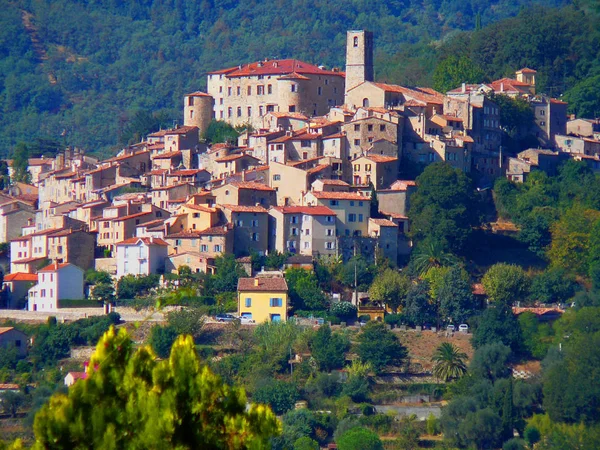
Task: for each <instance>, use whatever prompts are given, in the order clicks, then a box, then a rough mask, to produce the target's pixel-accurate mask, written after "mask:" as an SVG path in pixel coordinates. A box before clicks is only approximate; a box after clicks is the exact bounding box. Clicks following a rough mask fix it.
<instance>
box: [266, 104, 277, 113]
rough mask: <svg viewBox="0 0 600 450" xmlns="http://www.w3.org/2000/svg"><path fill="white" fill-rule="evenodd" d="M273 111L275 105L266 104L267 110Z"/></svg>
mask: <svg viewBox="0 0 600 450" xmlns="http://www.w3.org/2000/svg"><path fill="white" fill-rule="evenodd" d="M273 111H275V105H267V112H273Z"/></svg>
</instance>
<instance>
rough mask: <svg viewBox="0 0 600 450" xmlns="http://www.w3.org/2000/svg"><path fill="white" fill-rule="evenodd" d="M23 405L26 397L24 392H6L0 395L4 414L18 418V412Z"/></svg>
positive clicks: (0, 403)
mask: <svg viewBox="0 0 600 450" xmlns="http://www.w3.org/2000/svg"><path fill="white" fill-rule="evenodd" d="M23 403H25V395H23V393H22V392H18V391H17V392H15V391H4V392H2V393H0V406H2V411H3V412H4V414H10V416H11V417H17V412H18V411H19V408H20V407H21V405H23Z"/></svg>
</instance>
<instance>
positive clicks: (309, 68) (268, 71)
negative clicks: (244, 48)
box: [208, 59, 344, 78]
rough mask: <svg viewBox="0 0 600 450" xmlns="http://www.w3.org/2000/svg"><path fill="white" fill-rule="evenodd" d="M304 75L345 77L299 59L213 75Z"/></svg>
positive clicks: (264, 63) (245, 66) (230, 69)
mask: <svg viewBox="0 0 600 450" xmlns="http://www.w3.org/2000/svg"><path fill="white" fill-rule="evenodd" d="M291 73H296V74H302V75H332V76H338V77H343V76H344V74H343V73H342V72H334V71H331V70H324V69H319V68H318V67H317V66H315V65H313V64H308V63H305V62H302V61H298V60H297V59H279V60H271V61H257V62H253V63H250V64H245V65H242V66H240V67H232V68H229V69H222V70H219V71H215V72H209V73H208V74H209V75H212V74H215V75H216V74H226V76H227V78H234V77H247V76H257V75H286V74H291Z"/></svg>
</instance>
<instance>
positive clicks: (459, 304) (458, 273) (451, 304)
mask: <svg viewBox="0 0 600 450" xmlns="http://www.w3.org/2000/svg"><path fill="white" fill-rule="evenodd" d="M437 303H438V305H439V316H440V317H442V320H443V321H446V320H448V321H450V322H454V323H457V324H460V323H463V322H466V320H467V319H468V318H469V317H471V316H472V315H473V314H474V313H475V311H476V308H477V305H476V304H475V300H474V298H473V293H472V291H471V283H470V282H469V275H468V274H467V273H466V271H465V270H463V269H459V268H452V269H450V270H449V271H448V272H447V273H446V274H445V275H444V276H443V278H442V283H441V286H440V288H439V289H438V292H437Z"/></svg>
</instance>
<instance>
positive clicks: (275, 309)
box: [237, 276, 288, 323]
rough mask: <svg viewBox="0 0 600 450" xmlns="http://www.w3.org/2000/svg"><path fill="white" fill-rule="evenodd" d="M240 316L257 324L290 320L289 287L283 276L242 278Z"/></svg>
mask: <svg viewBox="0 0 600 450" xmlns="http://www.w3.org/2000/svg"><path fill="white" fill-rule="evenodd" d="M237 291H238V315H240V316H242V317H248V318H250V319H254V320H255V321H256V323H262V322H268V321H271V322H281V321H283V322H285V321H286V320H287V318H288V286H287V283H286V281H285V278H283V276H278V277H260V276H257V277H255V278H240V279H239V280H238V287H237Z"/></svg>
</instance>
